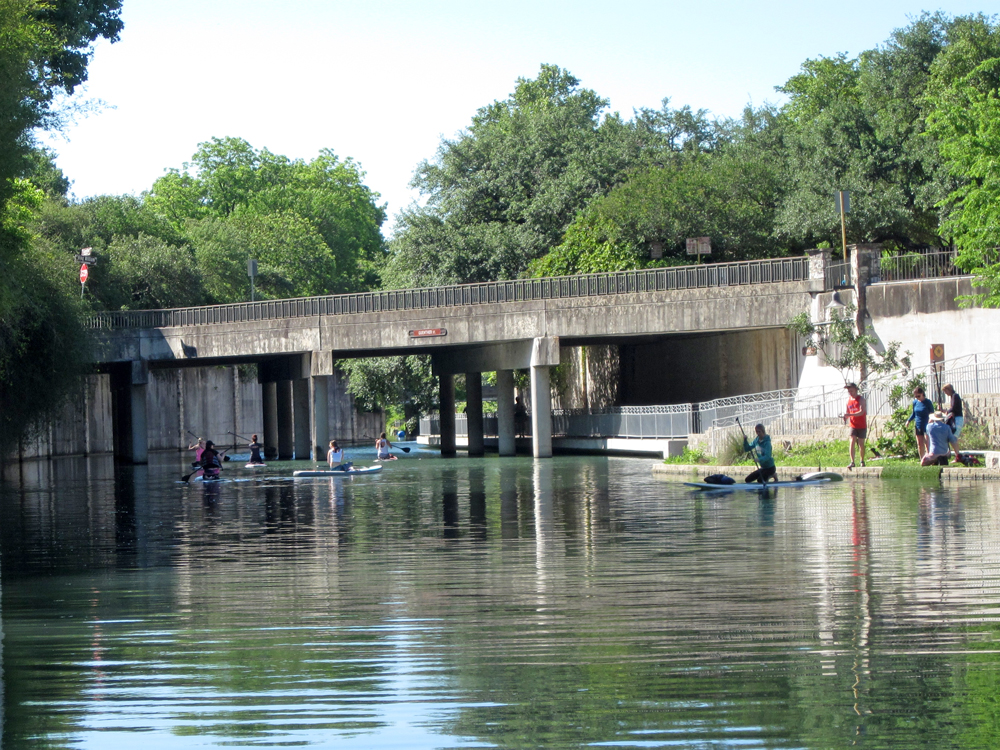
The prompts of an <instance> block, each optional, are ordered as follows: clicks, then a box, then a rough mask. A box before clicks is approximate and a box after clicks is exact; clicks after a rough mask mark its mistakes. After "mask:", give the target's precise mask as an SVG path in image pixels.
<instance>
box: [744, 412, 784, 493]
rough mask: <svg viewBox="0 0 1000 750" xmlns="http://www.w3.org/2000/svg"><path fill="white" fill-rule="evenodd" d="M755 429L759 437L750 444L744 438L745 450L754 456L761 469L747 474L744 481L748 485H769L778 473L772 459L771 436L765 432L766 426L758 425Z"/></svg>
mask: <svg viewBox="0 0 1000 750" xmlns="http://www.w3.org/2000/svg"><path fill="white" fill-rule="evenodd" d="M753 429H754V432H756V433H757V436H756V437H755V438H754V439H753V441H752V442H749V443H748V442H747V439H746V437H744V438H743V450H745V451H746V452H747V453H753V454H754V457H755V458H756V459H757V465H758V466H759V467H760V468H759V469H757V470H756V471H754V472H752V473H750V474H747V478H746V479H744V480H743V481H745V482H746V483H747V484H749V483H750V482H760V483H761V484H767V481H768V480H769V479H771V478H772V477H775V475H776V474H777V472H778V470H777V469H776V468H775V467H774V458H772V457H771V436H770V435H768V434H767V433H766V432H765V431H764V425H762V424H759V425H757V426H756V427H754V428H753Z"/></svg>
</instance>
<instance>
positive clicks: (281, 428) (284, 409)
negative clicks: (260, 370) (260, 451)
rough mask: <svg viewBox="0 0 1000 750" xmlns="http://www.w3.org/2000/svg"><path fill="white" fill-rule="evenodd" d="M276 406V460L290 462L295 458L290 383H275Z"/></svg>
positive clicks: (281, 381) (282, 381) (286, 381)
mask: <svg viewBox="0 0 1000 750" xmlns="http://www.w3.org/2000/svg"><path fill="white" fill-rule="evenodd" d="M275 388H276V389H277V398H276V399H275V401H276V402H277V406H278V460H279V461H290V460H291V459H292V458H294V457H295V420H294V418H293V415H292V381H291V380H279V381H278V382H277V383H275Z"/></svg>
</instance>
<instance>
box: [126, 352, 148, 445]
mask: <svg viewBox="0 0 1000 750" xmlns="http://www.w3.org/2000/svg"><path fill="white" fill-rule="evenodd" d="M148 382H149V365H148V364H147V363H146V361H145V360H139V361H137V362H133V363H132V386H131V388H130V389H129V400H130V410H131V420H130V421H131V423H132V429H131V433H132V434H131V436H130V439H129V444H130V446H131V450H130V451H129V453H130V455H129V460H130V461H131V462H132V463H134V464H145V463H149V441H148V435H147V434H146V430H147V428H146V384H147V383H148Z"/></svg>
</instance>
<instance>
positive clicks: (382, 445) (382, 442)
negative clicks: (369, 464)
mask: <svg viewBox="0 0 1000 750" xmlns="http://www.w3.org/2000/svg"><path fill="white" fill-rule="evenodd" d="M392 447H393V445H392V443H390V442H389V439H388V438H386V436H385V433H384V432H383V433H382V434H381V435H379V438H378V440H376V441H375V450H376V452H377V453H378V460H379V461H395V460H396V457H395V456H394V455H392V454H391V453H389V449H390V448H392Z"/></svg>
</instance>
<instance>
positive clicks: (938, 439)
mask: <svg viewBox="0 0 1000 750" xmlns="http://www.w3.org/2000/svg"><path fill="white" fill-rule="evenodd" d="M949 446H951V448H952V450H954V451H955V460H956V461H961V457H960V456H959V454H958V438H957V437H955V433H954V432H953V431H952V429H951V425H949V424H948V423H947V422H946V421H945V418H944V414H943V413H942V412H939V411H936V412H934V413H932V414H931V416H930V418H929V420H928V423H927V453H925V454H924V455H923V456H922V457H921V459H920V465H921V466H931V465H933V464H936V463H938V461H939V460H940V459H944V460H943V461H941V463H945V464H947V463H948V447H949Z"/></svg>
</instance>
